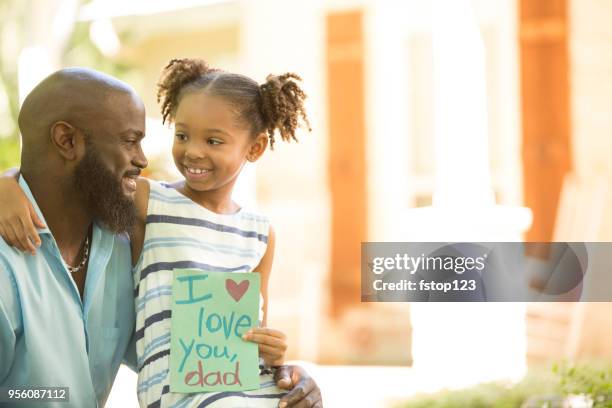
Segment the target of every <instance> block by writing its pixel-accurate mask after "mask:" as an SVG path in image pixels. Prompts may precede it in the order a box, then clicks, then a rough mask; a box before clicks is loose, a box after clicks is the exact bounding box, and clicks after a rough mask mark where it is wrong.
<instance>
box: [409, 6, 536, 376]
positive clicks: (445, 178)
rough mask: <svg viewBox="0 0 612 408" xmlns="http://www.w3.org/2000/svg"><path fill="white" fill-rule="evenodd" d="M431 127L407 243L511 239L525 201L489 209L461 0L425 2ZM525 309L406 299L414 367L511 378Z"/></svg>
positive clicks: (516, 235)
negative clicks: (420, 199) (424, 189)
mask: <svg viewBox="0 0 612 408" xmlns="http://www.w3.org/2000/svg"><path fill="white" fill-rule="evenodd" d="M432 4H433V8H432V17H433V29H434V65H435V72H434V78H435V98H436V101H435V124H436V131H435V137H436V156H435V160H436V171H437V174H436V188H435V196H434V205H433V206H432V207H428V208H419V209H413V210H408V211H407V212H406V213H405V214H404V217H403V219H402V222H401V225H402V229H403V231H404V233H405V237H406V239H407V240H410V241H442V242H447V241H520V240H521V237H522V233H523V232H524V231H525V230H526V229H527V228H528V227H529V225H530V223H531V213H530V211H529V210H528V209H526V208H520V207H504V206H497V205H495V203H494V197H493V193H492V189H491V181H490V172H489V163H488V150H487V149H488V144H487V138H488V136H487V131H486V129H487V122H486V120H487V114H486V90H485V86H486V82H485V76H484V75H485V69H484V68H485V66H484V64H485V59H484V50H483V43H482V38H481V36H480V33H479V25H478V23H477V20H476V18H475V14H474V9H473V5H472V4H471V2H470V1H469V0H433V3H432ZM524 314H525V307H524V304H519V303H498V304H493V303H473V304H472V303H448V304H447V303H427V304H426V303H414V304H413V307H412V320H413V329H414V331H413V333H414V336H413V356H414V365H415V368H416V369H418V370H419V372H421V373H424V374H423V375H427V374H428V373H429V374H430V375H431V376H432V377H434V378H440V377H443V379H444V382H445V383H447V384H449V385H456V386H460V385H466V384H469V383H476V382H480V381H487V380H494V379H500V378H518V377H520V376H521V375H523V374H524V372H525V369H526V332H525V322H524Z"/></svg>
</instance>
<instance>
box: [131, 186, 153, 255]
mask: <svg viewBox="0 0 612 408" xmlns="http://www.w3.org/2000/svg"><path fill="white" fill-rule="evenodd" d="M150 189H151V186H150V185H149V180H147V179H146V178H144V177H138V179H137V180H136V220H135V221H134V226H133V228H132V229H131V230H130V243H131V246H132V266H134V265H136V263H138V259H139V258H140V253H141V252H142V246H143V244H144V235H145V227H146V225H147V209H148V207H149V191H150Z"/></svg>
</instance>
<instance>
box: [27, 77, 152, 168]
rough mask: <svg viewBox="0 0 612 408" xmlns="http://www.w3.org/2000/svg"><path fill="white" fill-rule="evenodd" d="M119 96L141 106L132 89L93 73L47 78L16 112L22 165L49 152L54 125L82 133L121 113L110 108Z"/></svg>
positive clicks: (113, 79) (113, 106)
mask: <svg viewBox="0 0 612 408" xmlns="http://www.w3.org/2000/svg"><path fill="white" fill-rule="evenodd" d="M119 95H128V96H130V97H131V99H133V100H137V101H138V103H142V102H141V101H140V98H139V97H138V96H137V95H136V93H135V91H134V90H133V89H132V87H130V86H129V85H127V84H126V83H124V82H122V81H120V80H118V79H116V78H113V77H111V76H110V75H106V74H103V73H101V72H98V71H94V70H92V69H88V68H65V69H62V70H59V71H57V72H55V73H53V74H51V75H49V76H48V77H47V78H45V79H44V80H43V81H42V82H41V83H40V84H38V85H37V86H36V87H35V88H34V89H33V90H32V92H30V94H29V95H28V96H27V97H26V99H25V101H24V102H23V105H22V107H21V111H20V112H19V119H18V123H19V130H20V131H21V135H22V137H23V152H22V164H23V163H24V162H27V161H29V160H30V159H33V158H34V156H38V155H40V154H42V153H43V152H44V151H45V149H47V148H48V146H49V144H50V140H49V130H50V128H51V126H52V125H53V124H54V123H56V122H58V121H64V122H67V123H69V124H71V125H72V126H75V127H78V128H81V129H88V128H89V127H90V126H95V123H96V122H98V121H99V120H102V119H104V118H105V117H108V116H111V115H113V113H114V111H116V110H117V109H121V107H117V106H116V104H113V102H115V101H116V98H117V96H119ZM24 159H25V160H24Z"/></svg>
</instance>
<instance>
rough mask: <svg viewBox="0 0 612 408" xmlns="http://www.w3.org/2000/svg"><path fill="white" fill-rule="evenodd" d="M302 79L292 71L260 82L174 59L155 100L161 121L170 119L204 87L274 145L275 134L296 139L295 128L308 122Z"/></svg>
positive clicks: (201, 61)
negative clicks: (183, 101) (186, 99)
mask: <svg viewBox="0 0 612 408" xmlns="http://www.w3.org/2000/svg"><path fill="white" fill-rule="evenodd" d="M298 81H301V78H300V77H299V76H298V75H296V74H293V73H286V74H282V75H278V76H276V75H268V77H267V78H266V82H265V83H264V84H262V85H259V84H258V83H257V82H255V81H254V80H252V79H251V78H249V77H247V76H245V75H240V74H234V73H230V72H225V71H221V70H219V69H215V68H210V67H209V66H208V64H207V63H206V62H205V61H203V60H200V59H192V58H183V59H173V60H171V61H170V62H169V63H168V65H166V67H165V68H164V69H163V71H162V74H161V77H160V79H159V82H158V83H157V102H160V103H161V113H162V120H163V122H164V123H165V122H172V121H173V120H174V115H175V114H176V110H177V108H178V105H179V103H180V101H181V98H182V97H183V96H184V95H185V94H186V93H189V92H194V91H198V90H203V91H205V92H207V93H210V94H212V95H216V96H221V97H223V98H224V99H225V100H226V101H227V102H229V103H230V104H231V105H232V107H234V108H235V109H236V111H237V112H238V116H239V120H241V121H242V122H243V123H244V124H246V125H248V126H250V128H251V134H252V135H258V134H260V133H262V132H266V133H267V134H268V138H269V140H270V147H271V148H274V135H275V133H276V130H278V132H279V134H280V136H281V139H282V140H285V141H290V140H291V139H293V140H296V141H297V138H296V135H295V132H296V129H297V128H298V127H299V126H300V125H301V124H304V125H305V126H306V128H307V129H308V130H309V131H310V130H311V129H310V124H309V122H308V117H307V116H306V111H305V109H304V99H305V98H306V94H305V93H304V91H303V90H302V89H301V88H300V86H299V85H298Z"/></svg>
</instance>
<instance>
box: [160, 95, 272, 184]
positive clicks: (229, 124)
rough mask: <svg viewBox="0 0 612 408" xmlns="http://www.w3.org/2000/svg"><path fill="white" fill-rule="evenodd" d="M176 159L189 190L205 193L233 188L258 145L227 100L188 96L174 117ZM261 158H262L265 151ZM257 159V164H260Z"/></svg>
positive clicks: (173, 150)
mask: <svg viewBox="0 0 612 408" xmlns="http://www.w3.org/2000/svg"><path fill="white" fill-rule="evenodd" d="M174 122H175V131H174V144H173V146H172V155H173V157H174V163H175V164H176V167H177V168H178V170H179V171H180V172H181V174H182V175H183V176H184V177H185V182H186V184H187V186H188V187H189V188H190V189H192V190H195V191H198V192H204V191H212V190H219V189H224V190H227V193H228V194H230V195H231V191H232V187H233V185H234V183H235V181H236V178H237V177H238V174H240V170H241V169H242V166H243V165H244V163H245V161H246V160H247V159H249V160H252V150H253V146H254V144H257V143H258V142H257V140H259V139H260V138H252V137H251V135H250V131H249V129H248V128H247V127H246V126H244V124H241V123H238V121H237V117H236V113H235V112H234V111H233V110H232V108H231V106H230V105H229V104H227V103H226V102H225V101H224V100H223V98H221V97H218V96H211V95H207V94H205V93H204V92H197V91H196V92H193V93H189V94H187V95H185V96H184V97H183V98H182V99H181V101H180V103H179V105H178V107H177V110H176V115H175V117H174ZM264 149H265V144H264V146H263V149H262V150H261V152H260V153H259V154H258V155H257V157H256V158H258V157H259V156H260V155H261V153H263V150H264ZM256 158H255V160H256Z"/></svg>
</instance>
